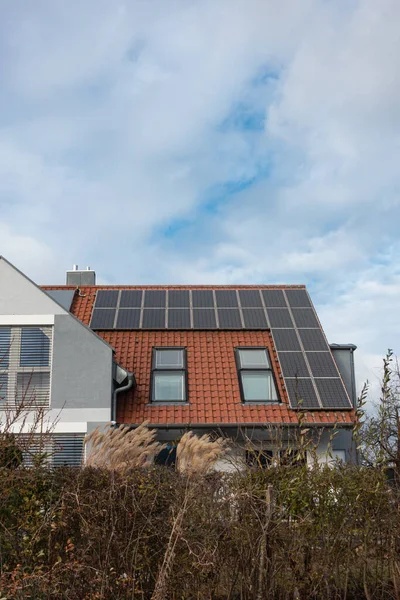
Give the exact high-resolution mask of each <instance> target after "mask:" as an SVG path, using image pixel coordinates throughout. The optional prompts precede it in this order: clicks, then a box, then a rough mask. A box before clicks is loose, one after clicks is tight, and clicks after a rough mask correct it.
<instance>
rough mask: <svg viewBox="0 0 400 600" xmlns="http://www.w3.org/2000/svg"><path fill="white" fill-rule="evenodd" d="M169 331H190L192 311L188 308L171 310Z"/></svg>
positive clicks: (169, 310)
mask: <svg viewBox="0 0 400 600" xmlns="http://www.w3.org/2000/svg"><path fill="white" fill-rule="evenodd" d="M168 329H190V310H189V309H186V308H169V309H168Z"/></svg>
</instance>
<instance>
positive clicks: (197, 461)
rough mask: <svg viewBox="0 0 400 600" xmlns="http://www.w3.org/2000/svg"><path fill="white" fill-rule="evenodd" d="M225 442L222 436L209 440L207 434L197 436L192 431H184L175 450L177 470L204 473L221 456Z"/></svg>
mask: <svg viewBox="0 0 400 600" xmlns="http://www.w3.org/2000/svg"><path fill="white" fill-rule="evenodd" d="M226 445H227V442H226V440H224V439H223V438H217V439H216V440H214V441H211V439H210V437H209V436H208V435H203V436H201V437H197V436H196V435H195V434H194V433H193V432H192V431H188V432H187V433H185V434H184V435H183V437H182V439H181V441H180V442H179V444H178V448H177V451H176V459H177V470H178V471H180V472H181V473H187V474H191V473H196V474H200V475H202V474H206V473H208V471H209V470H210V469H211V468H212V467H213V466H214V465H215V463H216V462H217V460H218V459H219V458H222V456H223V455H224V453H225V451H226Z"/></svg>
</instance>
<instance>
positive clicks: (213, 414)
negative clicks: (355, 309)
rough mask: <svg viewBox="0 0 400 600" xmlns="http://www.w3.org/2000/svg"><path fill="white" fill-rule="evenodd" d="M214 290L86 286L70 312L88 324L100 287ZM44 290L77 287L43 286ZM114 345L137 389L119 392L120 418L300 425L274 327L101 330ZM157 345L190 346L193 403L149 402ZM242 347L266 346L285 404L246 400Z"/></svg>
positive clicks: (312, 418)
mask: <svg viewBox="0 0 400 600" xmlns="http://www.w3.org/2000/svg"><path fill="white" fill-rule="evenodd" d="M211 287H212V288H213V289H218V287H221V288H222V289H252V286H211ZM286 287H290V288H292V289H293V288H294V287H297V288H298V289H304V287H305V286H267V285H266V286H257V289H260V288H261V289H285V288H286ZM152 288H153V289H210V286H85V287H81V288H80V289H79V291H78V290H77V291H76V293H75V296H74V299H73V302H72V306H71V312H72V313H73V314H74V315H75V316H76V317H77V318H78V319H80V320H81V321H82V322H83V323H84V324H85V325H89V322H90V317H91V313H92V308H93V304H94V300H95V297H96V292H97V290H98V289H152ZM43 289H45V290H50V289H74V287H71V286H70V287H67V286H43ZM96 333H97V334H98V335H99V336H101V337H102V338H103V339H104V340H105V341H106V342H108V343H109V344H110V345H111V346H112V347H113V348H114V350H115V359H116V361H117V362H118V363H119V364H120V365H121V366H123V367H124V368H125V369H127V370H129V371H131V372H133V373H134V374H135V377H136V381H137V388H136V390H135V391H134V392H133V391H130V392H127V393H125V394H123V393H122V394H121V395H120V396H119V397H118V406H117V420H118V421H119V422H122V423H131V424H139V423H141V422H143V421H149V422H150V423H151V424H153V425H169V426H171V425H184V426H190V425H201V424H204V425H213V424H214V425H221V426H223V425H224V424H226V425H228V424H238V425H251V426H253V425H254V426H257V425H258V426H260V425H267V424H269V423H273V424H278V423H280V424H285V423H287V424H297V423H298V418H299V413H298V412H297V411H294V410H292V409H291V408H290V406H289V402H288V396H287V393H286V390H285V387H284V380H283V377H282V373H281V370H280V365H279V361H278V357H277V353H276V350H275V347H274V344H273V340H272V336H271V334H270V332H269V331H250V330H240V331H223V330H219V331H215V330H213V331H196V330H190V331H167V330H162V331H148V330H135V331H127V330H123V331H121V330H113V331H97V332H96ZM154 346H184V347H186V349H187V366H188V400H189V402H188V404H185V405H182V406H179V405H178V406H177V405H173V406H171V405H156V404H151V403H150V402H149V396H150V378H151V356H152V348H153V347H154ZM237 346H266V347H267V348H268V349H269V351H270V356H271V358H272V367H273V371H274V375H275V380H276V383H277V388H278V394H279V397H280V398H281V400H282V402H281V403H280V404H243V403H242V402H241V397H240V390H239V382H238V374H237V370H236V363H235V354H234V349H235V347H237ZM354 420H355V414H354V411H352V410H351V411H339V410H336V411H333V410H331V411H323V410H321V411H312V412H308V413H307V414H306V423H310V424H318V425H328V424H329V425H332V424H335V423H337V424H338V425H347V426H350V425H351V424H352V423H354Z"/></svg>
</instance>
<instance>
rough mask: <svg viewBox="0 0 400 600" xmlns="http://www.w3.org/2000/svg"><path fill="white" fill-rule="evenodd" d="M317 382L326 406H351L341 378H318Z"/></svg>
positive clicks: (323, 403) (322, 400)
mask: <svg viewBox="0 0 400 600" xmlns="http://www.w3.org/2000/svg"><path fill="white" fill-rule="evenodd" d="M315 383H316V384H317V389H318V393H319V395H320V398H321V402H322V405H323V407H324V408H351V404H350V400H349V399H348V397H347V394H346V391H345V389H344V385H343V383H342V381H341V379H316V380H315Z"/></svg>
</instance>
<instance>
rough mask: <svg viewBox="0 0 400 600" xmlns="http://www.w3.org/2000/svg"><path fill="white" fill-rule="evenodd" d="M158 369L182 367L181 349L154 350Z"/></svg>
mask: <svg viewBox="0 0 400 600" xmlns="http://www.w3.org/2000/svg"><path fill="white" fill-rule="evenodd" d="M156 367H157V368H158V369H183V350H156Z"/></svg>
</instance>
